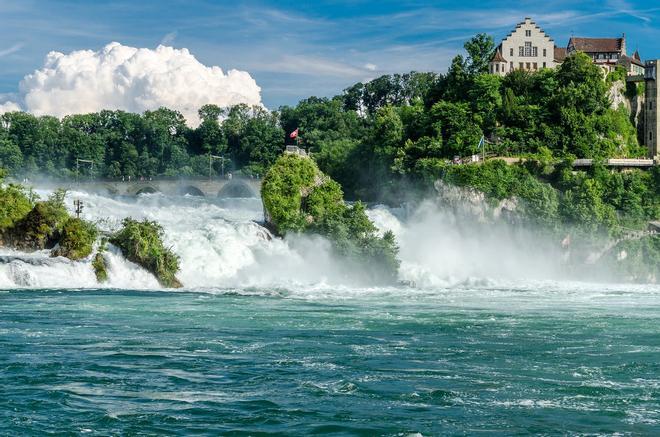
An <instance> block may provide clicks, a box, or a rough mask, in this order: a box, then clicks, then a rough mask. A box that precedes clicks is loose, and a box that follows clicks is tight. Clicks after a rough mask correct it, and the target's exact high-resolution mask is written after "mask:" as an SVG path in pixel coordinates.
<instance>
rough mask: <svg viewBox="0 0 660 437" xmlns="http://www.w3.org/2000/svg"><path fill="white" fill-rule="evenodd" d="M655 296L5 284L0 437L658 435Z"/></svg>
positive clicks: (496, 288) (638, 292) (659, 361)
mask: <svg viewBox="0 0 660 437" xmlns="http://www.w3.org/2000/svg"><path fill="white" fill-rule="evenodd" d="M659 322H660V289H659V288H658V287H651V286H639V287H636V286H598V285H580V284H557V283H549V282H537V283H527V284H526V285H524V286H523V285H518V286H511V285H506V284H494V283H478V284H470V283H466V284H463V285H459V286H454V287H451V288H433V289H426V290H413V289H394V288H393V289H355V288H352V289H337V288H310V289H288V290H287V289H268V288H265V289H254V290H250V289H247V290H245V289H244V290H240V291H232V290H215V291H213V292H212V293H211V292H207V293H205V292H195V293H192V292H178V293H177V292H159V291H130V290H125V291H116V290H94V289H86V290H11V291H3V292H0V387H2V396H0V434H3V435H34V434H37V433H42V432H53V433H58V432H70V433H87V434H90V435H108V434H138V433H145V434H170V433H176V434H189V433H200V434H218V433H231V432H235V433H246V434H254V433H262V432H265V433H281V434H288V435H292V434H298V435H301V434H312V433H328V432H336V433H340V434H364V435H374V434H380V435H407V434H409V433H421V434H422V435H437V434H446V433H449V434H453V433H459V434H474V433H481V432H485V433H497V434H501V433H506V434H516V433H547V434H554V433H585V434H608V433H614V432H621V433H632V434H648V435H653V434H656V435H657V434H658V433H659V432H660V323H659Z"/></svg>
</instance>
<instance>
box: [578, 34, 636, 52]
mask: <svg viewBox="0 0 660 437" xmlns="http://www.w3.org/2000/svg"><path fill="white" fill-rule="evenodd" d="M625 44H626V43H625V38H576V37H571V39H570V40H569V41H568V47H572V48H573V49H575V50H578V51H581V52H585V53H610V52H621V51H623V48H624V47H625Z"/></svg>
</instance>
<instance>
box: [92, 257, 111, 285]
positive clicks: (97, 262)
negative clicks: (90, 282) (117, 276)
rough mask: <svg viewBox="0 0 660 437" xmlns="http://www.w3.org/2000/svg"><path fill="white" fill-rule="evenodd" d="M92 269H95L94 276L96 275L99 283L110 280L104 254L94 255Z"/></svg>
mask: <svg viewBox="0 0 660 437" xmlns="http://www.w3.org/2000/svg"><path fill="white" fill-rule="evenodd" d="M92 268H94V274H95V275H96V280H97V281H98V282H99V283H103V282H106V281H107V280H108V269H107V266H106V264H105V257H104V256H103V253H101V252H99V253H97V254H96V255H94V259H93V260H92Z"/></svg>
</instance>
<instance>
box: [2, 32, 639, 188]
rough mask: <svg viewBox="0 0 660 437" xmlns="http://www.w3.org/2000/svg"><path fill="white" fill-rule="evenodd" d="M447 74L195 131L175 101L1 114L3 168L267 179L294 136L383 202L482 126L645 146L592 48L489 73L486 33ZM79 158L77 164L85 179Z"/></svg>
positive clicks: (237, 113)
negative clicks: (545, 66)
mask: <svg viewBox="0 0 660 437" xmlns="http://www.w3.org/2000/svg"><path fill="white" fill-rule="evenodd" d="M465 49H466V53H467V56H466V57H463V56H462V55H459V56H456V58H455V59H454V60H453V62H452V64H451V67H450V68H449V70H448V72H447V73H446V74H437V73H416V72H412V73H409V74H403V75H398V74H395V75H388V76H382V77H379V78H377V79H375V80H372V81H370V82H368V83H364V84H363V83H358V84H355V85H353V86H351V87H350V88H348V89H346V90H344V92H343V93H342V94H340V95H338V96H336V97H333V98H318V97H310V98H308V99H305V100H302V101H301V102H299V103H298V105H296V106H295V107H288V106H284V107H281V108H279V110H278V111H272V112H271V111H267V110H265V109H263V108H260V107H248V106H246V105H238V106H234V107H232V108H227V109H223V108H219V107H217V106H215V105H206V106H204V107H202V108H201V109H200V110H199V115H200V119H201V124H200V125H199V126H198V127H196V128H191V127H189V126H188V125H187V124H186V121H185V119H184V117H183V116H182V115H181V114H180V113H179V112H177V111H174V110H170V109H167V108H161V109H158V110H155V111H147V112H145V113H144V114H133V113H127V112H123V111H101V112H98V113H92V114H82V115H71V116H67V117H64V118H63V119H62V120H59V119H57V118H55V117H50V116H41V117H37V116H34V115H31V114H27V113H22V112H12V113H6V114H4V115H2V116H1V117H0V167H4V168H6V169H7V170H9V172H10V173H11V174H14V175H15V176H28V177H29V176H30V175H37V174H39V175H48V176H53V177H72V176H74V175H75V171H76V159H77V158H79V159H86V160H93V161H94V163H95V166H94V174H93V176H95V177H106V178H121V177H122V176H124V177H127V176H131V177H139V176H144V177H153V176H158V175H166V176H191V175H208V172H209V165H208V163H209V157H208V155H209V154H213V155H216V156H220V157H222V158H221V159H215V160H214V161H213V169H212V171H213V172H214V173H219V172H220V169H221V168H222V167H224V168H225V169H227V170H228V171H237V170H241V171H243V172H244V173H246V174H261V175H263V174H264V173H265V171H266V170H267V169H268V167H269V166H270V165H272V163H273V162H274V161H275V159H276V158H277V157H278V156H279V155H280V153H281V151H282V149H283V148H284V145H285V142H286V141H289V142H291V141H292V140H290V139H289V138H288V135H287V133H289V132H291V131H293V130H294V129H296V128H299V130H300V145H301V146H302V147H304V148H307V149H308V150H311V151H312V152H313V153H314V155H315V157H316V160H317V162H318V164H319V166H320V168H321V169H322V170H323V171H324V172H325V173H327V174H329V175H330V176H331V177H333V179H335V180H337V181H338V182H339V183H341V185H342V187H343V188H344V191H345V192H346V194H347V196H348V197H349V198H357V197H360V198H363V199H371V198H375V197H376V196H377V195H378V194H379V192H380V191H381V190H382V189H383V188H384V187H386V186H387V185H388V184H393V183H397V182H398V181H401V180H402V179H413V180H414V179H416V178H420V177H422V178H426V177H435V176H436V175H438V174H439V173H440V172H441V171H442V167H443V165H444V163H445V161H446V160H447V159H451V158H453V157H454V156H466V155H470V154H473V153H476V152H477V151H478V147H479V143H480V139H481V138H482V136H484V137H485V138H486V140H487V148H488V150H489V151H490V152H494V153H497V154H500V155H520V154H537V153H541V154H551V155H553V156H555V157H565V156H568V155H574V156H577V157H588V158H591V157H595V158H606V157H614V156H616V157H622V156H638V155H641V154H643V153H644V149H643V148H642V147H640V146H639V144H638V141H637V137H636V130H635V127H634V126H633V125H632V123H631V121H630V119H629V115H628V113H627V112H626V110H625V109H624V108H619V109H612V108H611V107H610V106H611V105H610V102H609V100H608V85H609V82H610V81H611V79H615V77H611V78H608V79H609V80H603V77H602V74H601V70H600V69H599V68H598V67H596V66H595V65H593V64H592V62H591V61H590V59H589V58H588V57H587V56H586V55H583V54H577V55H574V56H571V57H569V58H567V60H566V61H565V62H564V64H563V65H562V66H561V67H560V68H558V69H556V70H541V71H539V72H532V73H530V72H525V71H516V72H514V73H511V74H509V75H507V76H506V77H504V78H501V77H499V76H495V75H490V74H486V71H487V67H488V60H489V58H490V56H491V54H492V52H493V49H494V43H493V40H492V38H491V37H489V36H487V35H483V34H480V35H477V36H475V37H474V38H472V39H471V40H470V41H468V42H467V43H466V44H465ZM89 167H90V166H89V165H88V164H82V166H81V169H80V171H81V173H82V174H84V175H89V173H90V168H89Z"/></svg>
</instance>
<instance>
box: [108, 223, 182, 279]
mask: <svg viewBox="0 0 660 437" xmlns="http://www.w3.org/2000/svg"><path fill="white" fill-rule="evenodd" d="M122 225H123V226H122V228H121V229H120V230H119V231H118V232H116V233H115V234H114V235H113V236H112V237H111V238H110V242H111V243H112V244H114V245H115V246H117V247H119V248H120V249H121V251H122V253H123V254H124V257H126V259H128V260H129V261H131V262H134V263H136V264H139V265H141V266H142V267H144V268H145V269H146V270H148V271H149V272H151V273H153V274H154V276H156V279H158V282H160V284H161V285H162V286H164V287H170V288H180V287H181V286H182V285H181V282H179V280H178V279H177V278H176V276H175V275H176V273H177V272H178V271H179V257H178V256H177V255H175V254H174V253H173V252H172V250H171V249H168V248H166V247H165V246H164V244H163V228H162V227H161V226H160V225H159V224H158V223H156V222H153V221H149V220H143V221H141V222H140V221H137V220H134V219H131V218H126V219H124V221H123V222H122Z"/></svg>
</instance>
